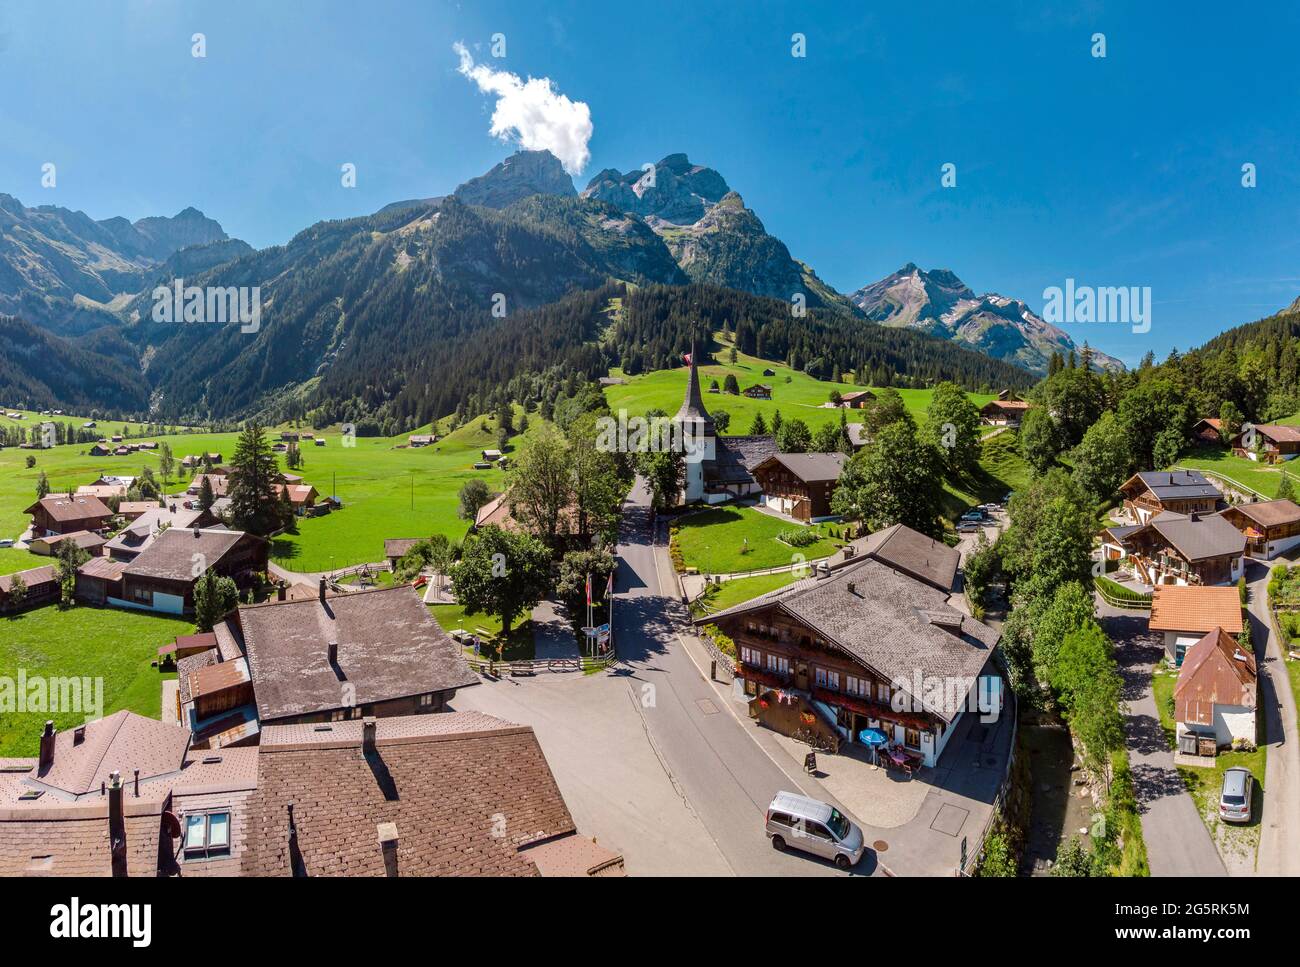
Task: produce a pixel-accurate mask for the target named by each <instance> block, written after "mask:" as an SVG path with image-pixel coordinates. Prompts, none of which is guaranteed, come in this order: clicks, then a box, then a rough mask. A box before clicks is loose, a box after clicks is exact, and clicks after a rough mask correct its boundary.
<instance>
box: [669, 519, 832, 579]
mask: <svg viewBox="0 0 1300 967" xmlns="http://www.w3.org/2000/svg"><path fill="white" fill-rule="evenodd" d="M672 528H673V532H674V538H673V539H674V542H675V545H676V547H677V550H678V551H679V552H680V554H681V558H682V562H683V563H684V565H685V566H686V567H694V568H696V569H697V570H698V571H700V573H702V574H730V573H733V572H736V571H752V570H755V569H759V568H768V567H781V566H782V565H786V564H792V563H794V562H795V560H796V555H802V556H803V559H804V560H807V561H814V560H817V559H818V558H823V557H830V555H832V554H834V553H835V551H836V550H837V549H838V548H839V547H840V546H842V544H843V542H842V541H837V540H834V539H832V538H831V537H829V536H828V532H829V531H831V530H834V531H836V532H837V533H838V532H839V531H840V530H841V527H839V526H837V525H826V524H817V525H815V526H814V527H813V528H812V529H813V530H814V532H816V533H817V534H820V535H821V536H820V537H819V538H818V540H817V541H816V542H815V543H813V544H809V545H808V546H807V547H791V546H790V545H789V544H786V543H784V542H782V541H779V540H777V534H779V533H780V532H781V531H788V530H795V529H802V528H801V527H800V525H798V524H792V523H789V522H788V521H784V520H780V519H778V518H776V517H773V516H771V515H770V514H764V513H762V512H760V511H757V510H754V509H753V508H752V507H737V506H726V507H716V508H714V509H712V510H705V511H700V512H699V513H694V514H687V515H686V516H684V517H682V518H680V519H679V520H678V521H677V522H676V523H675V524H673V525H672Z"/></svg>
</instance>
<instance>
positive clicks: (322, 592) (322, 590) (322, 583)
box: [320, 578, 325, 604]
mask: <svg viewBox="0 0 1300 967" xmlns="http://www.w3.org/2000/svg"><path fill="white" fill-rule="evenodd" d="M320 603H321V604H324V603H325V579H324V578H321V579H320Z"/></svg>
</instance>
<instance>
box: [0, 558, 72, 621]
mask: <svg viewBox="0 0 1300 967" xmlns="http://www.w3.org/2000/svg"><path fill="white" fill-rule="evenodd" d="M16 581H21V584H22V586H23V587H24V588H25V589H26V590H25V591H23V592H22V596H21V598H20V597H19V596H17V595H15V594H14V587H15V583H16ZM59 594H60V588H59V580H58V577H57V576H56V575H55V573H54V565H52V564H47V565H45V566H44V567H33V568H28V569H27V570H26V571H19V572H18V573H16V574H4V575H0V614H14V613H16V612H18V611H26V610H27V609H28V608H39V607H40V606H41V605H43V604H50V603H51V602H53V601H57V600H59Z"/></svg>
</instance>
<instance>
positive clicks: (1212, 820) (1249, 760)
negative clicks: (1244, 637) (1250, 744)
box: [1151, 662, 1267, 868]
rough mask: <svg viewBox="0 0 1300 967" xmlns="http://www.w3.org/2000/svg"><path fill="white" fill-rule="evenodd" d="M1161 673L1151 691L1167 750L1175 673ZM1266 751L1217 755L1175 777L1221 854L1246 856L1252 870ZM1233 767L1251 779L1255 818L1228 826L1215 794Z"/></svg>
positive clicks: (1163, 670)
mask: <svg viewBox="0 0 1300 967" xmlns="http://www.w3.org/2000/svg"><path fill="white" fill-rule="evenodd" d="M1157 669H1158V670H1159V671H1160V672H1161V673H1160V674H1156V675H1153V676H1152V679H1151V692H1152V697H1153V698H1154V699H1155V703H1156V710H1157V712H1158V713H1159V715H1160V728H1161V731H1162V732H1164V735H1165V740H1166V741H1167V742H1168V743H1169V746H1170V748H1173V746H1174V735H1175V724H1174V686H1175V685H1177V684H1178V675H1177V673H1176V672H1175V671H1174V670H1172V669H1169V668H1167V667H1165V663H1164V662H1161V664H1160V665H1158V666H1157ZM1266 754H1267V750H1266V748H1265V747H1264V746H1260V747H1259V748H1258V749H1256V750H1255V751H1254V752H1220V753H1219V754H1218V755H1217V756H1216V757H1215V759H1214V766H1213V767H1212V768H1207V767H1204V766H1179V767H1178V774H1179V775H1180V776H1181V777H1182V779H1183V782H1184V783H1185V784H1186V785H1187V791H1188V792H1189V793H1190V794H1191V796H1192V799H1193V801H1194V802H1195V803H1196V810H1197V812H1199V813H1200V814H1201V819H1203V820H1204V821H1205V825H1206V826H1207V827H1208V828H1209V830H1210V835H1211V836H1212V837H1214V840H1215V843H1216V844H1217V845H1218V847H1219V851H1220V852H1221V853H1225V852H1236V853H1241V854H1248V855H1249V858H1250V865H1251V867H1252V868H1253V867H1254V862H1255V853H1256V851H1257V850H1258V849H1259V831H1260V825H1259V823H1260V807H1261V805H1262V804H1263V802H1264V764H1265V758H1266ZM1234 766H1245V767H1246V768H1247V769H1249V770H1250V772H1251V775H1253V776H1254V777H1255V797H1254V803H1255V817H1254V819H1252V820H1251V822H1249V823H1246V824H1240V825H1239V824H1228V823H1223V822H1220V820H1219V808H1218V803H1219V792H1220V790H1221V789H1222V787H1223V773H1224V772H1225V771H1226V770H1228V769H1231V768H1232V767H1234Z"/></svg>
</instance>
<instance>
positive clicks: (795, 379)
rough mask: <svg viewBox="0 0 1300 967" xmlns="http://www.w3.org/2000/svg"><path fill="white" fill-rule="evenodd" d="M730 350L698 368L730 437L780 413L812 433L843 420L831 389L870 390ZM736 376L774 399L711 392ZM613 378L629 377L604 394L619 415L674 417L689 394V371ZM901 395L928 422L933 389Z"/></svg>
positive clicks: (977, 399)
mask: <svg viewBox="0 0 1300 967" xmlns="http://www.w3.org/2000/svg"><path fill="white" fill-rule="evenodd" d="M728 352H729V350H728V349H727V348H723V349H722V350H721V351H720V352H718V353H717V354H716V356H717V358H718V359H719V360H721V362H720V363H718V364H710V365H707V366H701V367H700V389H701V391H702V392H703V393H704V405H705V406H706V407H707V408H708V410H709V412H710V413H716V412H718V411H719V410H722V411H725V412H726V413H728V414H730V416H731V423H730V425H729V426H728V428H727V433H728V434H730V435H736V434H745V433H748V432H749V427H750V424H751V423H753V421H754V417H755V415H756V414H758V413H762V414H763V419H764V420H765V421H766V422H767V425H768V426H769V427H770V426H771V425H772V416H773V415H774V414H775V413H776V411H777V410H780V411H781V417H782V419H792V418H795V417H797V418H799V419H801V420H803V421H804V422H805V423H807V424H808V426H809V427H811V428H812V429H814V430H815V429H817V427H819V426H821V425H823V424H825V423H830V422H832V421H833V422H836V423H838V422H839V419H840V413H841V410H839V409H833V408H829V407H825V406H823V404H824V403H827V402H829V401H830V394H831V391H832V390H839V391H840V392H841V393H849V392H853V391H855V390H860V389H865V388H867V387H862V386H854V385H853V384H852V383H832V382H829V381H826V380H820V379H814V378H813V377H811V376H809V375H808V374H807V373H801V372H799V371H798V370H795V369H791V368H790V367H788V366H786V365H785V364H784V363H774V362H770V361H767V360H763V359H758V358H757V357H755V356H746V355H745V354H744V353H737V355H736V362H735V363H730V362H728V361H727V359H728ZM764 370H771V371H772V372H773V373H774V374H775V375H773V376H764V375H763V372H764ZM729 373H730V374H733V375H734V376H735V377H736V381H737V382H738V383H739V384H740V388H741V390H744V389H746V388H747V387H750V386H754V385H756V384H759V383H762V384H766V385H768V386H771V387H772V398H771V399H770V400H755V399H750V398H749V397H748V396H732V395H730V394H726V393H721V392H718V393H710V392H709V391H708V390H709V385H710V383H711V382H712V381H713V380H717V382H718V386H719V387H721V386H722V385H723V383H724V381H725V380H726V377H727V375H728V374H729ZM610 375H611V376H615V377H618V378H620V379H626V380H627V382H626V383H625V384H623V385H620V386H611V387H609V388H608V389H606V390H605V398H606V399H607V400H609V406H610V409H612V410H613V411H614V412H615V413H617V412H618V411H619V410H621V409H625V410H627V412H628V415H629V416H642V415H644V414H645V413H647V412H649V411H650V410H663V411H664V412H666V413H668V414H669V415H671V414H673V413H676V412H677V408H678V407H680V406H681V405H682V398H683V396H684V395H685V393H686V367H685V366H681V367H678V368H677V369H665V370H658V371H657V372H653V373H646V374H644V375H641V376H630V377H629V376H625V375H624V374H623V372H622V371H621V370H618V369H614V370H611V371H610ZM898 392H899V395H900V396H901V397H902V398H903V403H904V405H905V406H906V407H907V409H908V411H909V412H910V413H911V414H912V416H913V417H914V418H915V419H916V420H917V422H918V423H920V422H923V421H924V420H925V413H926V410H927V409H928V408H929V406H930V398H931V396H933V395H934V394H933V391H932V390H928V389H900V390H899V391H898ZM968 395H969V397H970V399H971V401H972V402H973V403H974V404H975V405H976V406H983V405H984V404H985V403H987V402H988V401H989V400H991V399H993V396H992V395H991V394H988V393H970V394H968ZM847 415H848V420H849V421H850V422H861V419H862V414H861V413H859V412H858V411H855V410H849V411H847Z"/></svg>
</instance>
